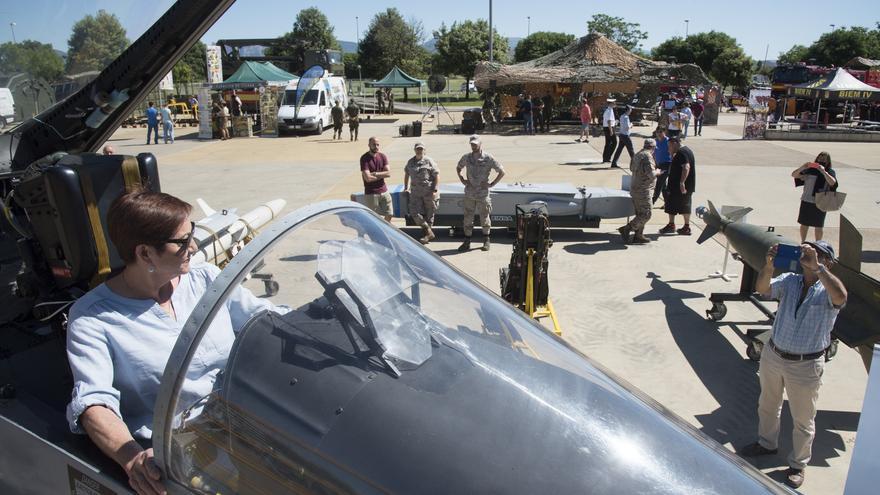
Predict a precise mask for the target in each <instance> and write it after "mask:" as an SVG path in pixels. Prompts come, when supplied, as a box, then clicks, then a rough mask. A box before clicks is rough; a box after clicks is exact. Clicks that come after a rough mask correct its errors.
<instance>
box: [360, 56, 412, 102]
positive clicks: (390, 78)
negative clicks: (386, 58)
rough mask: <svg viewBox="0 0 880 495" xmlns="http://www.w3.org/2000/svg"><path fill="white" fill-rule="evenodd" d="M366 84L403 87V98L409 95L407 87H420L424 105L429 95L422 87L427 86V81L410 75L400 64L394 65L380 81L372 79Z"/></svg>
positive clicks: (373, 86)
mask: <svg viewBox="0 0 880 495" xmlns="http://www.w3.org/2000/svg"><path fill="white" fill-rule="evenodd" d="M364 86H366V87H368V88H383V89H385V88H387V89H394V88H403V99H404V100H406V99H408V97H409V95H408V94H407V89H409V88H419V105H421V106H424V105H425V103H424V101H426V98H427V95H425V94H424V93H423V92H422V87H423V86H425V81H423V80H421V79H416V78H415V77H412V76H410V75H409V74H407V73H406V72H404V71H402V70H400V68H399V67H398V66H396V65H395V66H394V68H392V69H391V70H390V71H388V74H386V75H385V77H383V78H382V79H380V80H378V81H372V82H367V83H364Z"/></svg>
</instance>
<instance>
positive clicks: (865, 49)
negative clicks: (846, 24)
mask: <svg viewBox="0 0 880 495" xmlns="http://www.w3.org/2000/svg"><path fill="white" fill-rule="evenodd" d="M853 57H867V58H871V59H878V58H880V27H878V28H875V29H868V28H864V27H860V26H854V27H850V28H848V29H844V28H841V29H835V30H834V31H831V32H830V33H825V34H823V35H822V36H820V37H819V39H818V40H816V41H815V42H813V44H812V45H810V47H809V48H807V53H806V57H805V60H809V59H811V58H813V59H816V63H817V64H818V65H826V66H830V65H836V66H843V65H844V64H846V63H847V62H849V61H850V60H851V59H852V58H853Z"/></svg>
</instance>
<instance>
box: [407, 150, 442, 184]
mask: <svg viewBox="0 0 880 495" xmlns="http://www.w3.org/2000/svg"><path fill="white" fill-rule="evenodd" d="M404 171H405V172H406V173H407V174H409V183H410V188H411V189H412V191H413V194H424V193H431V194H433V193H434V182H435V181H436V180H437V174H438V173H439V170H438V168H437V164H436V163H435V162H434V160H432V159H431V157H429V156H427V155H423V156H422V159H421V160H418V159H416V157H412V158H410V159H409V161H407V162H406V167H404Z"/></svg>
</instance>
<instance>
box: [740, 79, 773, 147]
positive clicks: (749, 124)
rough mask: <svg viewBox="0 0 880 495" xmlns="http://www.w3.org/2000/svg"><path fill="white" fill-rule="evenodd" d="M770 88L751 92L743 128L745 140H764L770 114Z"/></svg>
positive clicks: (756, 89)
mask: <svg viewBox="0 0 880 495" xmlns="http://www.w3.org/2000/svg"><path fill="white" fill-rule="evenodd" d="M770 92H771V90H770V88H754V89H752V90H751V91H749V107H748V109H747V110H746V120H745V125H744V126H743V139H764V132H765V131H766V130H767V114H768V113H769V107H768V105H769V103H770V99H771V98H772V96H770Z"/></svg>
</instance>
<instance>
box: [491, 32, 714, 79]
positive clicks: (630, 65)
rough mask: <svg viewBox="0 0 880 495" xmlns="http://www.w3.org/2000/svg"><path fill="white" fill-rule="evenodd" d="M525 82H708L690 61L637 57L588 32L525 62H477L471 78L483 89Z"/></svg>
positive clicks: (602, 37) (600, 35) (600, 36)
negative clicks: (492, 83)
mask: <svg viewBox="0 0 880 495" xmlns="http://www.w3.org/2000/svg"><path fill="white" fill-rule="evenodd" d="M492 80H494V81H495V83H496V85H497V86H509V85H519V84H527V83H551V82H552V83H569V84H581V83H593V84H602V83H621V82H630V83H634V84H708V83H709V79H708V78H707V77H706V75H705V74H703V71H702V70H701V69H700V68H699V67H697V66H696V65H693V64H681V65H672V64H667V63H665V62H654V61H652V60H648V59H646V58H642V57H639V56H638V55H635V54H634V53H632V52H630V51H629V50H627V49H625V48H623V47H622V46H620V45H618V44H617V43H614V42H613V41H611V40H609V39H608V38H606V37H605V36H604V35H602V34H600V33H590V34H589V35H587V36H584V37H583V38H580V39H578V40H575V41H573V42H571V43H570V44H569V45H568V46H566V47H564V48H562V49H561V50H558V51H555V52H553V53H550V54H548V55H545V56H543V57H541V58H537V59H535V60H530V61H528V62H522V63H519V64H513V65H504V64H498V63H494V62H480V63H479V64H477V68H476V71H475V72H474V81H475V82H476V85H477V86H478V87H480V88H487V87H489V85H490V81H492Z"/></svg>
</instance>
